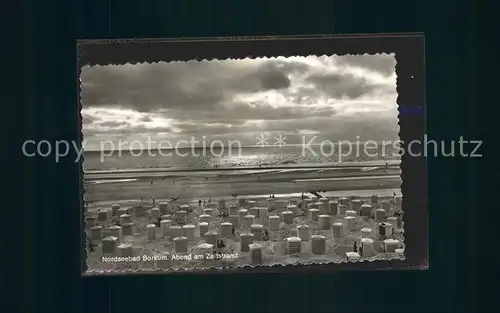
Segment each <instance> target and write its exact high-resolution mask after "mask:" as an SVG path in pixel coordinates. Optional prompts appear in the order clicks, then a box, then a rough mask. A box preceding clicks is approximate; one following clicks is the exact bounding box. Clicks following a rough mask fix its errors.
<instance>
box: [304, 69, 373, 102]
mask: <svg viewBox="0 0 500 313" xmlns="http://www.w3.org/2000/svg"><path fill="white" fill-rule="evenodd" d="M307 81H308V82H310V83H312V84H314V86H315V89H316V90H318V89H319V90H321V91H322V92H323V93H325V94H327V95H328V96H330V97H332V98H336V99H339V98H347V99H357V98H359V97H361V96H363V95H366V94H369V93H371V92H373V91H374V90H376V89H379V88H381V87H383V86H381V85H380V84H376V83H371V82H369V81H368V80H367V79H365V78H363V77H357V76H354V75H352V74H348V73H326V74H313V75H311V76H309V77H308V78H307Z"/></svg>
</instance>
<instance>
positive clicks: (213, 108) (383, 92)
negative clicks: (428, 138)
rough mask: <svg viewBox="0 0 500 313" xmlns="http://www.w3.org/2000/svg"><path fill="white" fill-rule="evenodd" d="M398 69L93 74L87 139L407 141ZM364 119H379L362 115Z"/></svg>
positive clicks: (346, 64) (347, 66) (223, 68)
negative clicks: (355, 137)
mask: <svg viewBox="0 0 500 313" xmlns="http://www.w3.org/2000/svg"><path fill="white" fill-rule="evenodd" d="M394 65H395V61H394V58H393V57H391V56H389V57H387V56H343V57H341V58H339V57H331V58H327V57H318V58H314V57H311V58H289V59H284V58H278V59H258V60H250V59H245V60H226V61H222V62H220V61H219V62H214V61H211V62H206V61H205V62H196V61H191V62H173V63H159V64H158V63H155V64H147V63H145V64H136V65H122V66H95V67H86V68H84V69H82V76H81V84H82V105H83V110H82V116H83V132H84V134H85V136H87V137H88V138H97V137H98V136H111V135H115V134H119V135H120V136H121V137H122V138H128V137H134V138H135V137H136V136H140V135H141V134H155V133H164V134H165V135H166V136H170V137H171V136H191V135H194V136H199V135H208V136H223V135H228V134H229V135H228V136H233V135H232V134H241V135H242V136H246V135H244V134H246V133H248V132H255V131H259V132H260V131H265V130H268V131H288V132H290V133H294V132H296V131H297V130H311V131H321V132H324V133H332V132H333V133H336V134H339V135H342V136H344V135H345V136H347V135H348V134H349V133H350V134H354V133H355V130H358V131H361V130H363V129H364V130H363V132H367V133H376V132H377V130H376V129H379V130H381V131H382V130H384V131H385V129H386V128H389V129H391V130H392V132H393V133H396V135H397V131H395V130H394V129H395V127H397V118H396V114H397V113H394V114H393V112H389V111H388V109H387V108H388V107H389V108H390V107H391V105H392V104H391V101H393V100H390V99H391V98H390V96H391V95H393V94H394V93H395V90H396V89H395V85H394V83H393V82H392V78H390V77H389V74H393V73H394ZM353 68H356V69H357V70H352V69H353ZM360 69H361V70H360ZM374 72H376V73H379V74H381V75H373V74H374ZM365 73H366V74H367V75H365ZM376 73H375V74H376ZM384 76H385V77H384ZM387 95H389V97H387ZM386 98H388V99H389V100H388V102H387V103H384V101H385V100H384V99H386ZM341 99H342V101H340V100H341ZM394 105H395V104H394ZM364 111H372V112H373V111H376V113H369V114H367V115H362V114H358V113H359V112H364ZM378 112H381V114H378ZM387 112H388V113H387ZM336 114H340V115H341V117H339V118H336V117H335V115H336ZM384 114H385V115H384ZM346 115H355V116H354V117H350V118H352V119H353V120H351V119H347V120H346V117H345V116H346ZM386 117H389V119H387V121H388V122H387V121H386V120H385V118H386ZM393 120H395V122H394V123H392V122H391V121H393ZM363 123H365V124H366V125H368V124H369V125H370V127H374V129H371V130H366V127H368V126H366V127H364V126H362V125H363ZM386 125H388V126H386ZM342 136H341V137H342ZM252 138H253V137H252Z"/></svg>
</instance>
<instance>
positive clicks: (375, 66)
mask: <svg viewBox="0 0 500 313" xmlns="http://www.w3.org/2000/svg"><path fill="white" fill-rule="evenodd" d="M338 63H339V64H343V65H345V66H353V67H358V68H365V69H369V70H372V71H375V72H379V73H380V74H382V75H384V76H390V75H392V74H394V68H395V66H396V59H395V58H394V56H392V55H387V54H384V55H378V56H377V57H374V56H373V55H344V56H341V57H340V58H338Z"/></svg>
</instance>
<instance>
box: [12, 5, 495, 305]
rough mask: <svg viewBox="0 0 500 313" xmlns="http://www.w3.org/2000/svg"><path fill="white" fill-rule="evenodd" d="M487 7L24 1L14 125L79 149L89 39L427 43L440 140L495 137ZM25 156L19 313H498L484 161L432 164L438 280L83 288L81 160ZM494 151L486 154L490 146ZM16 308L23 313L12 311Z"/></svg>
mask: <svg viewBox="0 0 500 313" xmlns="http://www.w3.org/2000/svg"><path fill="white" fill-rule="evenodd" d="M476 2H478V1H469V3H465V4H464V3H461V2H459V1H444V0H442V1H424V0H421V1H315V2H308V1H282V0H274V1H244V0H239V1H219V2H216V1H189V0H186V1H140V2H139V3H138V4H132V3H128V2H125V1H118V0H113V1H104V0H100V1H97V0H95V1H90V0H87V1H83V0H76V1H70V0H60V1H48V0H47V1H37V2H36V3H35V2H31V3H27V2H20V3H18V4H20V5H21V6H22V14H21V16H20V17H19V19H18V21H17V22H18V24H19V26H18V29H19V30H20V32H21V36H19V37H16V41H15V42H16V44H17V43H19V44H20V47H18V49H17V50H16V51H14V50H10V49H6V50H8V52H11V53H12V54H13V57H14V58H16V60H18V61H17V63H15V62H10V63H12V64H11V65H14V67H15V70H16V71H15V75H14V76H12V77H11V79H9V82H17V79H19V80H20V82H21V84H22V85H21V90H20V91H19V92H16V93H15V94H14V99H12V100H15V101H16V102H15V103H21V104H22V105H13V106H12V107H13V108H14V109H15V110H18V111H19V113H20V115H19V116H22V119H21V118H19V120H16V121H15V122H14V124H16V125H14V126H15V127H16V130H17V132H18V133H20V134H21V140H26V139H32V140H42V139H47V140H50V141H55V140H61V139H69V138H76V137H77V133H76V129H75V124H76V123H77V118H78V115H77V113H78V111H77V109H76V108H77V105H76V103H77V97H76V94H77V85H76V83H75V78H76V77H77V68H76V41H75V40H76V39H77V38H81V39H98V38H125V37H127V38H131V37H132V38H133V37H136V38H139V37H142V38H144V37H190V36H196V37H206V36H209V37H213V36H258V35H307V34H325V33H385V32H411V31H423V32H425V33H426V36H427V61H426V62H427V74H426V75H427V113H428V134H429V137H432V139H435V140H457V139H458V137H459V136H464V137H465V138H468V139H485V134H486V129H488V127H490V126H491V125H492V120H491V122H490V123H488V122H487V121H488V120H485V119H483V116H480V112H481V111H483V112H485V110H486V112H488V111H487V110H488V108H491V107H492V106H491V105H489V104H483V103H486V101H484V100H485V99H483V98H482V97H483V96H484V94H485V91H489V90H490V89H489V88H491V89H493V88H495V86H494V85H493V81H486V82H485V83H482V82H481V84H480V82H479V80H480V74H479V72H480V69H481V65H484V66H486V67H489V66H490V64H488V60H489V58H488V52H485V53H486V54H481V55H480V53H479V51H480V49H482V48H484V45H483V42H482V41H481V40H480V38H481V37H483V36H479V35H478V34H479V32H480V30H482V29H479V27H485V29H486V28H487V27H490V26H492V25H493V24H488V23H487V21H486V20H485V19H483V18H481V19H479V15H478V14H479V13H478V12H479V8H478V6H479V5H480V4H479V3H476ZM485 12H486V11H485ZM489 12H491V11H489ZM489 12H486V13H485V14H489ZM6 13H8V12H6ZM10 17H12V16H10ZM16 18H17V16H16ZM480 21H481V23H480ZM480 24H482V26H480ZM483 35H484V33H483ZM484 36H486V35H484ZM488 47H489V46H488ZM485 50H486V49H485ZM485 60H486V61H485ZM483 61H484V62H485V63H484V64H483V63H482V62H483ZM7 86H9V85H7ZM9 100H10V99H9ZM21 114H22V115H21ZM483 115H484V113H483ZM12 122H13V121H11V122H10V123H12ZM19 147H20V145H18V146H16V147H14V148H15V149H16V150H14V151H13V152H12V151H11V152H9V153H8V156H9V157H11V156H12V157H16V158H19V159H20V160H21V166H19V167H16V168H11V169H8V170H12V171H15V175H16V177H17V180H16V181H15V182H17V184H18V185H16V184H15V183H13V184H12V185H14V186H19V188H18V187H15V189H16V198H15V199H16V203H13V205H16V207H17V208H20V210H19V211H20V212H21V213H20V215H19V216H18V217H17V218H14V219H13V220H19V221H21V222H22V224H23V228H22V229H23V231H22V235H21V236H20V237H16V241H15V246H17V247H18V248H21V250H20V252H19V253H17V252H15V253H16V254H11V252H10V250H8V249H10V247H4V249H5V250H4V251H7V254H6V255H7V256H8V257H5V258H4V259H9V260H11V261H13V263H14V264H15V265H17V268H18V270H17V271H16V270H12V271H9V273H8V275H7V279H6V280H5V281H4V283H3V284H4V285H5V286H8V287H11V288H10V289H12V290H14V289H15V290H16V291H17V288H14V287H20V290H19V291H20V293H19V296H18V297H11V296H10V295H9V294H3V295H4V296H5V299H6V300H7V301H8V303H7V304H9V305H8V306H7V307H6V310H5V312H14V311H16V312H17V311H22V312H172V313H177V312H212V311H214V312H215V311H217V312H224V311H231V312H311V313H314V312H354V311H359V312H369V311H376V312H392V311H394V312H424V311H425V312H439V311H441V312H450V311H452V312H480V311H482V312H485V311H490V310H492V305H493V304H494V302H495V300H496V299H495V298H494V294H495V292H494V290H496V287H495V286H494V285H493V286H492V288H491V289H487V288H484V289H482V290H480V288H482V287H483V286H486V280H484V279H485V278H487V277H490V279H491V278H493V277H495V276H494V273H493V272H490V271H489V270H490V268H489V267H488V266H487V264H488V263H489V262H488V261H489V260H491V257H490V256H488V255H486V256H485V257H483V258H479V257H478V256H477V255H478V254H479V253H482V254H486V253H489V250H487V249H486V246H487V245H488V244H489V243H488V239H485V238H488V237H487V232H488V229H489V228H488V227H479V226H478V222H479V221H478V216H476V212H478V211H480V210H486V209H489V208H490V207H492V206H494V201H490V200H489V199H488V198H487V197H486V195H487V194H490V193H491V192H494V189H493V187H494V185H495V184H489V185H488V186H486V184H484V183H482V182H484V178H485V177H484V173H483V172H481V171H480V170H481V169H484V167H483V164H484V163H482V162H481V163H480V160H479V159H465V158H453V159H450V158H444V157H438V158H429V162H428V171H429V183H428V185H429V211H430V217H429V218H430V225H431V234H430V241H431V247H430V269H429V270H428V271H404V272H402V271H380V272H369V273H367V272H344V273H337V274H332V275H325V274H321V275H314V274H301V275H290V274H279V275H278V274H262V275H219V276H216V275H208V276H194V275H182V276H166V277H151V276H143V277H112V278H80V259H79V258H80V254H79V245H78V240H79V238H78V234H79V232H77V231H75V228H77V227H79V226H78V222H79V217H80V216H79V210H78V209H77V208H72V207H71V206H70V205H68V204H69V203H74V199H75V197H78V196H79V194H78V186H79V182H78V167H77V166H76V164H75V163H73V158H72V157H68V158H67V159H64V160H62V161H61V162H60V163H59V164H56V163H55V162H54V161H53V159H48V158H47V159H43V158H30V159H26V158H22V156H21V153H20V149H19ZM481 152H482V153H483V154H485V155H486V151H485V145H483V149H482V151H481ZM8 206H10V204H8ZM6 209H7V208H6ZM9 209H10V208H9ZM483 223H484V222H483ZM7 224H8V223H7ZM4 226H5V228H6V229H7V230H10V228H9V227H16V226H17V223H13V224H12V225H4ZM9 241H13V240H9ZM13 251H14V250H13ZM12 253H14V252H12ZM11 255H14V257H13V258H11V257H10V256H11ZM480 262H481V263H480ZM480 265H481V266H480ZM487 270H488V272H486V271H487ZM486 273H488V275H487V276H486V275H484V274H486ZM9 274H10V275H9ZM9 300H10V301H12V302H13V304H14V305H16V307H17V309H16V308H13V309H9V308H10V303H9Z"/></svg>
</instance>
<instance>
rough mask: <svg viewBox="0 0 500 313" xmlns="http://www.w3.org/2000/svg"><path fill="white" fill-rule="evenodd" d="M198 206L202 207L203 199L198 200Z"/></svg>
mask: <svg viewBox="0 0 500 313" xmlns="http://www.w3.org/2000/svg"><path fill="white" fill-rule="evenodd" d="M198 206H199V207H201V199H200V200H198Z"/></svg>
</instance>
